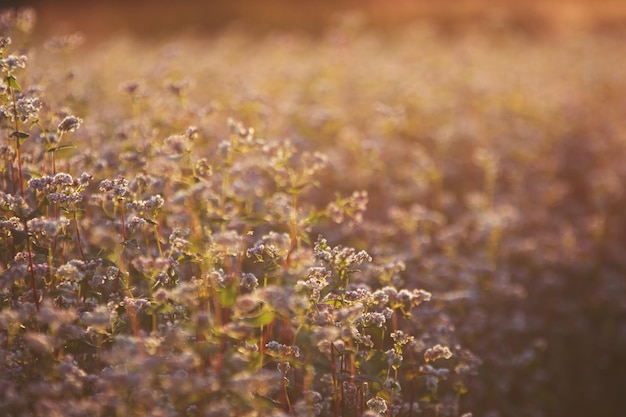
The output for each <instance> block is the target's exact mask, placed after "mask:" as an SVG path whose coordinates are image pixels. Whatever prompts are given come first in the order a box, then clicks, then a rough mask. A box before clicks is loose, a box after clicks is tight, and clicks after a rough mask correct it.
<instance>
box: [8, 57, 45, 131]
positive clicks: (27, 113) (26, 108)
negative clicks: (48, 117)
mask: <svg viewBox="0 0 626 417" xmlns="http://www.w3.org/2000/svg"><path fill="white" fill-rule="evenodd" d="M0 61H1V60H0ZM42 106H43V104H42V102H41V100H39V99H38V98H37V97H34V98H30V97H23V98H19V99H17V101H16V102H15V106H13V105H3V106H0V111H1V112H2V113H3V114H4V115H5V116H6V117H7V118H9V119H10V120H11V121H12V122H14V121H15V120H16V119H17V120H19V121H20V122H22V123H24V122H26V121H27V120H37V119H38V118H39V116H38V114H39V110H41V107H42Z"/></svg>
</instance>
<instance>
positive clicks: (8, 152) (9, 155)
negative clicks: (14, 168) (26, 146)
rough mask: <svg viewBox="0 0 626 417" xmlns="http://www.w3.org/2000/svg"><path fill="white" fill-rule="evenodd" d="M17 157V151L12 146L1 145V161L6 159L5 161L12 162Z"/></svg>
mask: <svg viewBox="0 0 626 417" xmlns="http://www.w3.org/2000/svg"><path fill="white" fill-rule="evenodd" d="M16 155H17V152H15V149H13V148H12V147H11V146H9V145H6V144H2V145H0V159H4V160H5V161H12V160H13V158H15V156H16Z"/></svg>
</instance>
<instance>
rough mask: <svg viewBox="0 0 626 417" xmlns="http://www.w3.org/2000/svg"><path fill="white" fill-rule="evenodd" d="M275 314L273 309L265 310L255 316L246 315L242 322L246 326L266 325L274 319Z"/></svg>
mask: <svg viewBox="0 0 626 417" xmlns="http://www.w3.org/2000/svg"><path fill="white" fill-rule="evenodd" d="M274 317H275V314H274V312H273V311H270V310H265V311H263V312H262V313H261V314H259V315H258V316H256V317H246V318H244V319H242V321H243V323H244V324H245V325H247V326H252V327H261V326H267V325H268V324H270V323H271V322H272V321H274Z"/></svg>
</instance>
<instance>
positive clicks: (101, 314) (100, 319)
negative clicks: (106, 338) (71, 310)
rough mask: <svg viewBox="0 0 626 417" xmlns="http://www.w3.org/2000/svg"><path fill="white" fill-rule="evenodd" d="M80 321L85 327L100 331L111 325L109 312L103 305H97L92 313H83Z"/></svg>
mask: <svg viewBox="0 0 626 417" xmlns="http://www.w3.org/2000/svg"><path fill="white" fill-rule="evenodd" d="M80 319H81V321H82V322H83V324H85V325H86V326H90V327H93V328H96V329H101V330H104V329H106V328H107V327H109V326H110V325H111V323H112V321H111V311H110V310H109V308H108V307H107V306H105V305H99V306H97V307H96V308H95V309H94V310H93V311H87V312H85V313H83V314H82V315H81V316H80Z"/></svg>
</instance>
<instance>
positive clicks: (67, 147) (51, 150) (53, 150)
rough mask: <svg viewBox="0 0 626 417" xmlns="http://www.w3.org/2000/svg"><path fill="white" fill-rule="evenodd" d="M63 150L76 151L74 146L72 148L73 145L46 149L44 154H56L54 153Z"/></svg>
mask: <svg viewBox="0 0 626 417" xmlns="http://www.w3.org/2000/svg"><path fill="white" fill-rule="evenodd" d="M64 149H76V146H74V145H59V146H53V147H51V148H48V149H46V152H56V151H62V150H64Z"/></svg>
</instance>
